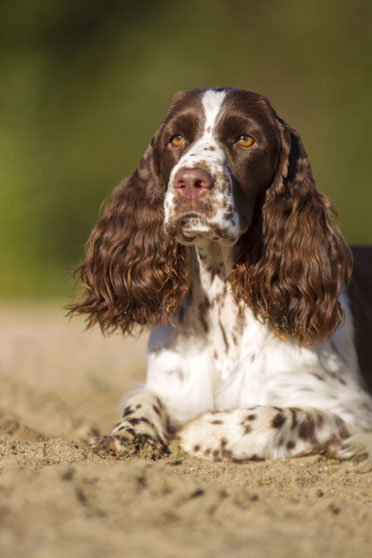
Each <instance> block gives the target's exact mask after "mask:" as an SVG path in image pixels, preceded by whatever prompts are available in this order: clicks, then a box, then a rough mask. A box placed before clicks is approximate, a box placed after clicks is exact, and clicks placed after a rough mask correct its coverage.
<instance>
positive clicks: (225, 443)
mask: <svg viewBox="0 0 372 558" xmlns="http://www.w3.org/2000/svg"><path fill="white" fill-rule="evenodd" d="M220 445H221V448H225V447H226V446H227V440H226V438H221V441H220Z"/></svg>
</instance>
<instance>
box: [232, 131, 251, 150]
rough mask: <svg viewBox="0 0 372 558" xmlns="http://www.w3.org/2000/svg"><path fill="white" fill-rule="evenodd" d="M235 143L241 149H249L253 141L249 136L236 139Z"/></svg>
mask: <svg viewBox="0 0 372 558" xmlns="http://www.w3.org/2000/svg"><path fill="white" fill-rule="evenodd" d="M235 143H238V144H239V145H241V146H242V147H251V145H253V144H254V139H253V138H252V137H251V136H246V135H244V134H243V135H242V136H239V137H237V138H236V140H235Z"/></svg>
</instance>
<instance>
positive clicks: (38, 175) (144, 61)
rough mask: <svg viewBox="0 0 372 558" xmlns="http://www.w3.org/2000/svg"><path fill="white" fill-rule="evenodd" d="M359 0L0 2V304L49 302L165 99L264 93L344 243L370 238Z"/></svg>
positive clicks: (370, 62) (369, 139)
mask: <svg viewBox="0 0 372 558" xmlns="http://www.w3.org/2000/svg"><path fill="white" fill-rule="evenodd" d="M371 53H372V3H371V2H370V0H355V1H354V2H349V1H346V0H339V1H334V0H328V1H326V2H324V0H315V1H312V2H298V1H297V0H281V1H280V2H278V1H277V0H271V1H270V0H263V1H262V2H256V1H252V0H245V1H244V2H227V1H226V0H210V1H209V0H199V1H196V0H189V1H188V2H183V3H175V2H170V1H164V0H158V1H157V2H153V1H150V0H142V2H136V3H135V2H130V3H128V2H126V1H125V0H121V1H119V0H110V1H109V2H103V1H99V0H91V1H90V2H81V1H80V2H79V1H78V0H74V1H72V0H52V1H50V0H33V2H29V1H28V0H15V1H11V0H2V2H1V5H0V69H1V77H2V79H1V88H0V114H1V129H0V188H1V198H0V199H1V203H0V250H1V274H0V293H1V295H2V296H39V295H50V296H56V295H57V296H63V295H65V294H68V293H69V292H71V285H72V282H71V277H70V273H69V272H68V269H69V268H71V267H73V266H74V265H76V264H77V263H78V262H79V261H80V260H81V259H82V257H83V249H84V243H85V241H86V238H87V236H88V233H89V230H90V228H91V227H92V225H93V224H94V223H95V221H96V219H97V216H98V211H99V206H100V204H101V202H102V200H103V199H104V198H105V197H107V195H108V194H109V192H110V191H111V189H112V187H113V186H114V185H115V184H116V183H117V182H119V181H120V179H121V178H122V177H123V176H127V175H129V174H131V173H132V172H133V170H134V168H135V167H136V165H137V162H138V161H139V159H140V157H141V154H142V153H143V151H144V149H145V147H146V144H147V143H148V142H149V141H150V139H151V137H152V134H153V132H154V130H155V129H156V127H157V125H158V124H159V122H160V121H161V120H162V118H163V117H164V114H165V111H166V110H167V108H168V106H169V102H170V99H171V98H172V96H173V95H174V93H175V92H176V91H178V90H180V89H190V88H193V87H207V86H224V85H230V86H235V87H240V88H244V89H250V90H253V91H257V92H260V93H263V94H265V95H267V96H268V97H269V99H270V100H271V102H272V104H273V106H274V107H275V109H276V110H277V112H278V114H279V115H280V116H281V117H282V118H284V119H285V120H286V121H287V122H289V123H290V124H292V125H293V126H295V127H296V128H297V129H298V130H299V131H300V133H301V136H302V138H303V140H304V144H305V147H306V149H307V151H308V153H309V156H310V160H311V163H312V167H313V171H314V175H315V177H316V179H317V183H318V187H319V189H320V190H321V191H323V192H324V193H326V194H327V195H328V196H329V197H330V198H331V199H332V201H333V202H334V203H335V205H336V207H337V209H338V211H339V213H340V222H341V226H342V229H343V232H344V234H345V235H346V237H347V239H348V240H349V241H350V242H354V243H367V242H370V241H371V240H372V220H371V217H370V207H371V204H372V194H371V188H370V153H371V151H372V136H371V132H370V131H371V129H372V126H371V124H372V103H371V97H372V95H371V93H372V67H371V66H372V56H371Z"/></svg>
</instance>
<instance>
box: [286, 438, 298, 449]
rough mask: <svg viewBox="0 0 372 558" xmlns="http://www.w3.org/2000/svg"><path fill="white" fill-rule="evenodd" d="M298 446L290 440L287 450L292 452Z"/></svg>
mask: <svg viewBox="0 0 372 558" xmlns="http://www.w3.org/2000/svg"><path fill="white" fill-rule="evenodd" d="M295 446H296V442H294V441H293V440H289V442H288V443H287V449H288V450H291V449H293V448H294V447H295Z"/></svg>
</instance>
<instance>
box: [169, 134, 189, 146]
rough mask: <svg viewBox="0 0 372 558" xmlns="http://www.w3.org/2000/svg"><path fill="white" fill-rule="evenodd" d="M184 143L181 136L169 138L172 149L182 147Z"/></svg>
mask: <svg viewBox="0 0 372 558" xmlns="http://www.w3.org/2000/svg"><path fill="white" fill-rule="evenodd" d="M184 142H185V138H184V137H183V136H181V135H180V134H177V135H175V136H173V138H171V140H170V143H171V144H172V145H173V146H174V147H180V145H182V144H183V143H184Z"/></svg>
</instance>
